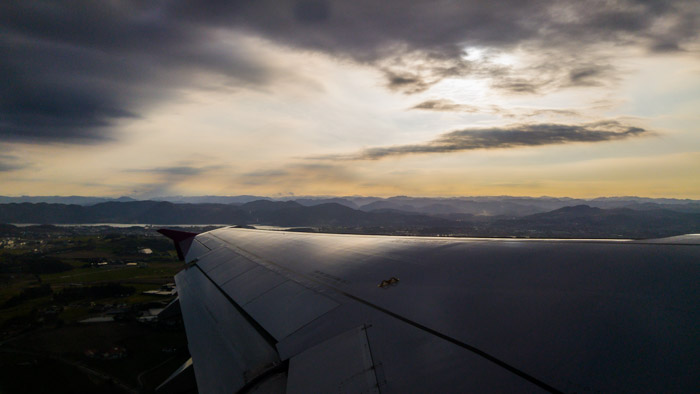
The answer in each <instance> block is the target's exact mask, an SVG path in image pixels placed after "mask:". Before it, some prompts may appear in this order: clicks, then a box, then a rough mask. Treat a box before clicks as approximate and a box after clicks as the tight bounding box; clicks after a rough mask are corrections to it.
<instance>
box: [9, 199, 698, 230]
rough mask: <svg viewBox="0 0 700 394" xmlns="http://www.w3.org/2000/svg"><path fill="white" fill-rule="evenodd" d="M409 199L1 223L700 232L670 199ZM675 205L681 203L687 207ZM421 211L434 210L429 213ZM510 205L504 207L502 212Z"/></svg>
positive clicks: (119, 208) (187, 207) (36, 217)
mask: <svg viewBox="0 0 700 394" xmlns="http://www.w3.org/2000/svg"><path fill="white" fill-rule="evenodd" d="M380 202H381V203H380ZM406 202H407V201H406V200H405V199H399V200H397V201H375V202H371V203H369V204H371V206H372V207H374V208H376V209H371V210H365V209H367V208H366V206H367V205H369V204H366V205H365V206H364V207H365V209H353V208H350V207H348V206H346V205H342V204H340V203H336V202H332V203H321V204H312V205H309V206H305V205H302V204H300V203H298V202H296V201H270V200H256V201H251V202H247V203H244V204H189V203H188V204H180V203H171V202H167V201H129V202H116V201H110V202H103V203H99V204H94V205H89V206H81V205H76V204H70V205H69V204H48V203H11V204H0V223H40V224H41V223H48V224H88V223H127V224H128V223H133V224H137V223H143V224H156V225H168V224H229V225H250V224H263V225H274V226H285V227H307V228H315V229H317V230H320V231H333V232H358V233H378V234H423V235H468V236H486V237H492V236H520V237H563V238H578V237H595V238H609V237H617V238H620V237H630V238H652V237H665V236H672V235H679V234H686V233H697V232H700V213H698V212H695V211H693V210H692V209H690V210H689V211H680V210H671V209H665V208H664V209H662V208H658V206H664V207H665V206H667V205H668V204H663V205H662V204H653V203H648V202H641V203H639V204H637V206H638V207H639V206H642V207H643V209H632V208H612V209H604V208H599V207H593V206H590V205H586V204H578V205H573V206H566V207H560V208H557V209H554V210H551V211H548V212H541V213H534V214H530V215H524V216H515V215H494V216H489V215H485V214H483V213H477V214H473V213H451V210H452V209H454V205H452V204H462V203H463V201H458V202H455V201H451V202H449V203H440V204H428V205H420V204H426V203H427V202H428V201H427V199H423V200H421V201H419V202H414V203H415V205H410V206H408V207H407V206H406V204H404V203H406ZM443 202H444V201H443ZM475 204H476V205H474V206H475V207H478V209H476V211H477V212H483V210H485V209H486V208H487V207H491V209H493V210H494V211H497V208H498V207H501V208H502V207H512V204H513V203H512V201H476V202H475ZM650 204H651V205H650ZM671 205H673V206H674V207H681V208H684V209H685V207H687V206H688V204H671ZM691 205H692V204H691ZM418 206H419V207H418ZM390 207H398V208H402V209H394V208H390ZM408 209H412V210H411V211H409V210H408ZM509 209H510V208H509ZM523 209H524V208H523ZM421 210H423V211H425V210H429V211H430V213H429V214H426V213H424V212H421ZM506 211H507V210H506V209H502V210H501V211H499V212H506ZM0 231H1V232H4V233H6V234H11V233H15V232H16V231H17V229H15V228H13V227H11V226H2V227H0Z"/></svg>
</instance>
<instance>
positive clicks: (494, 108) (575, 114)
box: [409, 99, 582, 118]
mask: <svg viewBox="0 0 700 394" xmlns="http://www.w3.org/2000/svg"><path fill="white" fill-rule="evenodd" d="M409 109H411V110H422V111H438V112H466V113H478V114H490V115H498V116H502V117H504V118H533V117H543V116H544V117H568V118H579V117H582V115H581V112H580V111H577V110H573V109H561V108H538V109H533V108H517V107H515V108H509V109H506V108H503V107H500V106H498V105H489V106H486V107H478V106H474V105H468V104H460V103H457V102H454V101H452V100H449V99H431V100H426V101H422V102H420V103H418V104H416V105H414V106H413V107H411V108H409Z"/></svg>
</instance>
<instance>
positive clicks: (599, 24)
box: [0, 0, 700, 143]
mask: <svg viewBox="0 0 700 394" xmlns="http://www.w3.org/2000/svg"><path fill="white" fill-rule="evenodd" d="M699 20H700V7H697V2H696V1H694V0H687V1H686V0H677V1H640V0H605V1H603V0H600V1H593V2H581V1H577V0H576V1H575V0H569V1H557V2H548V1H536V0H535V1H503V2H500V1H492V2H484V1H440V2H435V1H432V0H416V1H411V2H410V3H407V2H405V1H404V0H386V1H381V2H377V1H369V0H356V1H325V0H274V1H273V0H259V1H243V0H238V1H236V0H233V1H207V2H202V1H194V0H173V1H149V2H134V1H127V0H116V1H109V2H96V1H91V0H76V1H72V2H52V1H12V0H11V1H5V2H2V4H0V30H1V31H2V34H1V35H0V50H2V53H3V56H2V58H1V59H0V119H1V120H0V139H2V140H11V141H24V142H33V143H52V142H57V141H58V142H67V143H99V142H103V141H107V140H110V139H112V138H114V128H115V127H116V126H118V125H119V124H120V122H124V121H128V120H130V119H134V118H138V117H140V116H144V115H145V114H146V112H147V111H148V109H149V108H150V107H151V106H152V105H155V104H157V103H159V102H161V101H163V100H167V99H168V98H171V97H172V96H174V95H177V94H178V92H179V91H180V90H181V89H182V88H183V87H187V86H190V84H196V83H197V82H196V81H195V76H196V75H200V74H202V73H210V74H215V75H218V76H222V77H224V78H226V79H227V80H228V81H229V82H230V85H232V86H236V87H245V86H255V87H257V86H267V85H270V84H273V83H274V81H275V80H276V77H277V76H278V75H281V74H284V73H285V72H286V73H290V72H293V71H294V70H285V71H281V70H278V69H276V68H275V67H276V66H278V65H279V64H275V65H272V64H269V63H268V61H267V59H265V58H264V55H261V54H260V53H259V51H257V50H256V47H255V46H254V45H246V43H245V39H246V38H247V37H248V38H249V37H251V36H254V37H262V38H264V39H266V40H269V41H271V42H273V43H277V44H279V45H281V46H283V47H285V48H287V49H299V50H304V51H318V52H323V53H326V54H329V55H331V56H336V57H338V58H340V59H344V60H350V61H353V62H355V63H358V64H362V65H367V66H370V67H375V68H376V69H377V70H378V71H379V72H381V73H383V75H384V76H385V78H386V86H387V87H388V88H389V89H392V90H395V91H399V92H403V93H407V94H413V93H418V92H422V91H425V90H426V89H428V88H429V87H430V86H432V85H434V84H435V83H437V82H439V81H441V80H443V79H445V78H460V77H464V76H467V75H470V76H477V77H483V78H488V79H489V80H491V81H492V83H491V86H492V87H493V88H497V89H503V90H506V91H509V92H513V93H524V94H532V93H539V92H543V91H547V90H548V89H557V88H560V87H572V86H592V85H598V84H601V83H603V82H604V81H605V80H607V79H608V78H610V77H611V75H612V74H613V71H614V70H608V71H605V70H606V67H607V66H608V65H609V62H610V61H611V59H598V58H597V56H598V55H597V54H596V51H595V48H597V47H598V46H600V45H609V46H613V47H614V46H617V47H625V46H627V47H629V46H635V47H646V48H648V49H649V50H652V51H674V50H684V48H686V47H687V46H688V45H689V44H692V43H694V42H696V40H697V38H698V32H700V22H699ZM222 31H224V32H227V33H229V34H228V35H227V39H226V40H222V39H221V37H220V33H221V32H222ZM470 47H480V48H490V49H491V50H493V51H494V53H496V52H508V51H512V50H515V49H518V48H525V50H527V51H529V53H533V54H536V55H537V56H535V57H537V58H538V59H539V60H538V61H534V63H532V64H530V65H524V66H522V67H513V66H503V65H499V64H497V63H495V62H494V61H493V59H481V60H479V59H471V60H468V58H467V57H465V48H470ZM591 64H593V65H594V66H591Z"/></svg>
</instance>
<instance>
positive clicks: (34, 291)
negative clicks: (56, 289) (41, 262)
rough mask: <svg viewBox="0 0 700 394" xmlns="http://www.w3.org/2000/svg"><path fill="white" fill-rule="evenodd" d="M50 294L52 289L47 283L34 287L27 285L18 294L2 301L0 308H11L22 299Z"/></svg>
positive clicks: (21, 301) (22, 300)
mask: <svg viewBox="0 0 700 394" xmlns="http://www.w3.org/2000/svg"><path fill="white" fill-rule="evenodd" d="M51 294H53V291H52V290H51V286H49V285H48V284H43V285H41V286H36V287H27V288H26V289H23V290H22V291H21V292H20V293H19V294H18V295H16V296H14V297H11V298H10V299H8V300H7V301H5V302H3V303H2V305H0V309H7V308H12V307H14V306H17V305H19V304H21V303H23V302H24V301H27V300H31V299H34V298H41V297H45V296H48V295H51Z"/></svg>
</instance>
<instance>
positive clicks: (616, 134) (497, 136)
mask: <svg viewBox="0 0 700 394" xmlns="http://www.w3.org/2000/svg"><path fill="white" fill-rule="evenodd" d="M644 134H649V132H648V131H647V130H645V129H642V128H639V127H633V126H627V125H623V124H621V123H619V122H617V121H603V122H595V123H587V124H582V125H564V124H521V125H511V126H507V127H502V128H500V127H491V128H481V129H465V130H457V131H452V132H449V133H445V134H442V135H440V136H439V137H437V138H436V139H434V140H432V141H428V142H426V143H423V144H414V145H397V146H389V147H377V148H368V149H364V150H362V151H361V152H359V153H356V154H351V155H328V156H321V157H316V158H315V159H321V160H341V161H342V160H379V159H383V158H387V157H393V156H404V155H410V154H425V153H453V152H462V151H468V150H476V149H508V148H519V147H530V146H542V145H558V144H568V143H579V142H605V141H614V140H621V139H626V138H632V137H637V136H641V135H644Z"/></svg>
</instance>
